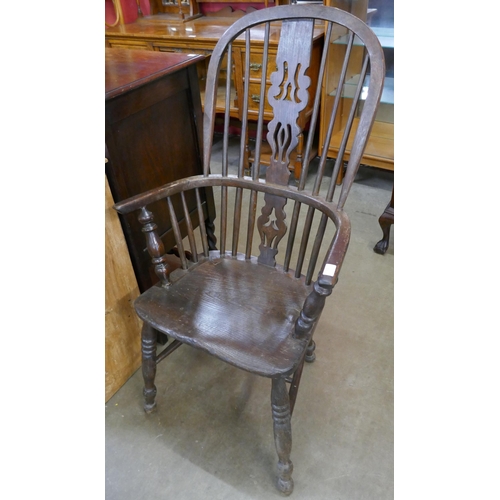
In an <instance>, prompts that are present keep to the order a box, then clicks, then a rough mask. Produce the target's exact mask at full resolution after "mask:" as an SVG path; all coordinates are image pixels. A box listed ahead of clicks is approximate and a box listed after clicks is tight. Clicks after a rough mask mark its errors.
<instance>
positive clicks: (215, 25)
mask: <svg viewBox="0 0 500 500" xmlns="http://www.w3.org/2000/svg"><path fill="white" fill-rule="evenodd" d="M273 8H274V7H273ZM234 21H235V17H217V16H214V17H212V16H210V17H201V18H198V19H194V20H192V21H188V22H184V23H181V24H172V23H170V22H168V20H165V19H163V18H162V17H161V16H159V15H154V16H147V17H143V18H140V19H138V20H137V21H136V22H135V23H132V24H128V25H124V26H123V25H121V26H116V27H112V28H108V29H106V46H107V47H116V48H131V49H144V50H149V51H154V52H156V51H158V52H181V53H186V54H202V55H204V56H206V57H207V59H206V60H205V61H202V62H199V63H198V77H199V84H200V92H201V97H202V100H203V99H204V93H205V83H206V71H207V65H208V61H209V57H210V55H211V54H212V51H213V49H214V47H215V44H216V43H217V42H218V40H219V39H220V38H221V37H222V35H223V34H224V32H225V31H226V30H227V29H228V28H229V26H231V25H232V24H233V23H234ZM279 38H280V26H279V24H274V25H273V26H272V27H271V32H270V37H269V56H268V69H269V68H271V69H272V68H274V67H275V66H276V64H275V62H276V61H275V59H276V53H277V49H278V40H279ZM323 39H324V30H323V24H317V25H316V26H315V27H314V34H313V48H312V50H313V57H312V60H311V61H312V62H311V69H312V71H311V74H313V75H314V74H316V73H317V70H318V67H319V54H320V53H321V50H322V47H323ZM263 40H264V32H263V30H262V29H261V28H256V30H255V33H254V36H253V38H252V42H251V45H250V46H249V48H248V49H247V48H246V45H245V40H244V39H242V38H239V39H237V40H235V41H234V43H233V47H232V48H233V54H232V59H231V64H230V65H228V64H227V61H224V62H223V65H222V71H223V73H222V74H223V75H225V78H226V79H228V80H229V81H230V82H231V97H230V102H229V109H230V115H231V118H234V119H235V120H237V121H238V122H239V121H241V119H242V114H243V83H244V81H245V79H246V78H247V77H248V78H249V80H250V83H251V85H250V100H249V101H248V106H249V110H250V115H251V117H252V118H253V121H254V122H255V121H256V120H257V113H258V110H259V95H258V86H259V83H258V82H259V80H260V75H261V72H262V65H261V63H259V60H262V53H263V50H264V49H263ZM247 51H248V53H249V57H250V65H249V66H248V71H245V58H246V54H247ZM227 68H230V70H229V71H228V70H227ZM268 74H269V73H268ZM268 85H270V82H269V81H268ZM312 87H313V88H314V90H311V92H315V91H316V87H315V86H314V85H313V86H312ZM313 102H314V96H311V99H310V100H309V102H308V104H307V106H306V107H305V108H304V109H303V110H301V112H300V126H301V128H305V125H306V123H307V122H308V121H309V120H310V118H311V113H312V109H313ZM216 109H217V112H218V113H224V111H225V109H226V103H225V100H224V82H222V83H221V88H220V89H219V92H218V99H217V108H216ZM263 112H264V117H265V119H266V120H271V119H272V108H271V107H270V106H269V104H268V103H267V102H266V103H265V106H264V108H263ZM238 126H239V125H238ZM252 128H253V130H249V131H248V133H249V135H254V133H255V130H254V127H252V123H250V125H249V129H252ZM303 148H304V140H303V137H302V136H301V138H300V140H299V146H298V148H297V152H296V156H297V157H296V158H293V161H292V162H291V163H290V169H291V170H292V171H294V172H295V176H296V178H297V179H298V178H299V177H300V165H301V159H302V155H303ZM265 153H266V151H264V152H263V153H262V155H261V161H262V163H263V164H265V165H269V158H268V155H267V154H265ZM314 153H315V151H312V152H311V154H312V155H314ZM245 161H246V164H247V167H249V166H250V164H253V163H254V162H255V157H254V151H253V148H247V157H246V159H245Z"/></svg>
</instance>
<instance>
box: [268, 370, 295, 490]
mask: <svg viewBox="0 0 500 500" xmlns="http://www.w3.org/2000/svg"><path fill="white" fill-rule="evenodd" d="M271 407H272V412H273V426H274V442H275V445H276V451H277V453H278V489H279V490H280V491H281V492H282V493H284V494H285V495H290V493H292V491H293V479H292V472H293V464H292V462H291V460H290V453H291V451H292V424H291V414H290V399H289V396H288V390H287V387H286V382H285V378H284V377H281V378H276V379H273V383H272V391H271Z"/></svg>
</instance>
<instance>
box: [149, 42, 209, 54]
mask: <svg viewBox="0 0 500 500" xmlns="http://www.w3.org/2000/svg"><path fill="white" fill-rule="evenodd" d="M154 48H155V50H158V51H159V52H179V53H182V54H199V55H202V56H209V55H211V54H212V51H211V50H209V49H199V48H192V47H172V46H170V45H161V44H159V43H155V45H154Z"/></svg>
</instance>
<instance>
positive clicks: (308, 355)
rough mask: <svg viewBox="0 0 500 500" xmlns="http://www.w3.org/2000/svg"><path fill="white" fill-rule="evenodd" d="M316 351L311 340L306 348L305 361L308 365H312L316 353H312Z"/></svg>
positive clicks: (314, 343) (314, 344)
mask: <svg viewBox="0 0 500 500" xmlns="http://www.w3.org/2000/svg"><path fill="white" fill-rule="evenodd" d="M315 350H316V342H314V340H313V339H311V341H310V342H309V345H308V346H307V350H306V358H305V359H306V361H307V362H308V363H312V362H313V361H314V360H315V359H316V353H315V352H314V351H315Z"/></svg>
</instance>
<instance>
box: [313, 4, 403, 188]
mask: <svg viewBox="0 0 500 500" xmlns="http://www.w3.org/2000/svg"><path fill="white" fill-rule="evenodd" d="M329 3H330V5H332V6H333V7H338V8H341V9H343V10H346V11H348V12H351V13H353V14H355V15H356V16H357V17H359V18H360V19H362V20H363V21H365V22H366V23H367V24H368V25H369V26H370V27H371V28H372V29H373V31H374V33H375V34H376V35H377V36H378V38H379V40H380V42H381V45H382V47H383V48H384V55H385V59H386V77H385V84H384V91H383V94H382V98H381V102H380V106H379V110H378V113H377V117H376V121H375V123H374V125H373V128H372V132H371V135H370V139H369V141H368V144H367V146H366V150H365V153H364V156H363V158H362V164H364V165H367V166H372V167H378V168H383V169H386V170H394V14H393V12H394V8H393V5H394V3H393V0H378V1H376V0H344V1H342V0H331V1H330V2H329ZM346 42H347V35H346V34H345V32H343V31H342V30H336V31H334V32H333V33H332V36H331V39H330V40H329V43H334V44H337V45H340V46H344V47H347V45H346ZM352 50H353V52H354V53H355V54H356V58H355V59H354V61H353V62H352V64H351V65H350V66H349V68H348V72H347V79H346V83H345V85H344V87H343V89H341V92H342V100H341V103H340V106H339V109H338V115H337V116H338V120H336V128H335V129H334V131H333V134H332V138H331V141H330V147H329V149H328V156H329V157H332V158H337V155H338V153H339V146H340V143H341V139H342V134H343V131H344V128H345V126H346V123H347V119H348V116H347V114H348V110H349V109H350V102H349V101H350V100H351V99H352V98H353V96H354V91H355V89H356V86H357V84H358V82H359V75H360V72H361V65H362V60H363V53H364V47H363V45H362V44H361V42H360V40H359V39H355V41H354V46H353V49H352ZM335 52H336V54H337V55H336V56H334V55H332V56H331V57H330V59H329V60H328V62H327V71H326V75H327V76H326V79H325V82H324V86H323V92H322V110H323V112H322V116H323V117H325V116H330V113H331V111H332V109H333V102H334V99H335V96H336V94H337V92H339V89H338V88H337V86H336V82H337V81H338V77H339V75H340V72H341V69H342V68H341V67H340V65H341V61H342V57H340V56H339V55H338V51H335ZM369 78H370V75H369V72H368V74H367V76H366V79H367V80H368V79H369ZM362 99H363V96H362ZM362 106H363V100H361V102H360V105H359V106H358V109H357V115H358V116H359V114H360V113H361V110H362ZM357 124H358V120H357V118H355V119H354V123H353V127H357ZM327 127H328V123H326V120H323V121H322V122H321V126H320V135H321V139H322V140H323V138H324V137H325V134H326V130H327ZM351 137H352V134H351ZM351 146H352V144H351V143H348V144H347V149H346V152H345V154H344V161H347V160H348V159H349V152H350V148H351ZM341 180H342V172H340V173H339V179H338V181H339V182H341Z"/></svg>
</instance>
